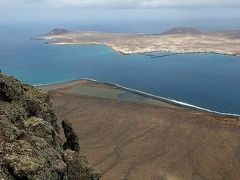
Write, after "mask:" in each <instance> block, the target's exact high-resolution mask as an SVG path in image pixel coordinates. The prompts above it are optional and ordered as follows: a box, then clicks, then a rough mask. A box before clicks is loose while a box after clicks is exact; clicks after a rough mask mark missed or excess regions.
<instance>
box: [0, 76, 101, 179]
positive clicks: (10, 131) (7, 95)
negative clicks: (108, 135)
mask: <svg viewBox="0 0 240 180" xmlns="http://www.w3.org/2000/svg"><path fill="white" fill-rule="evenodd" d="M63 125H64V131H65V134H66V135H67V136H66V139H67V141H66V142H65V143H64V142H63V141H62V140H61V139H60V137H59V132H60V128H59V126H58V124H57V118H56V116H55V114H54V112H53V110H52V107H51V102H50V99H49V96H48V94H46V93H45V92H43V91H41V90H39V89H36V88H34V87H32V86H29V85H23V84H21V82H20V81H18V80H16V79H15V78H13V77H7V76H5V75H3V74H1V73H0V179H3V180H5V179H6V180H7V179H51V180H54V179H64V180H67V179H69V180H71V179H74V180H75V179H79V180H85V179H92V180H97V179H99V178H100V176H101V175H100V173H99V172H97V171H96V170H95V169H94V168H93V167H91V166H90V165H89V164H88V162H87V160H86V158H85V157H84V156H83V155H82V154H81V153H79V149H80V148H79V145H78V142H77V141H76V140H77V139H76V135H74V132H73V129H72V128H71V124H70V123H68V122H67V121H65V122H63ZM68 130H69V132H68ZM71 137H74V138H73V140H71ZM64 144H65V145H64ZM63 146H64V148H63ZM72 147H73V148H72Z"/></svg>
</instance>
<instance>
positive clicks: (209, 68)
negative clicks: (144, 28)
mask: <svg viewBox="0 0 240 180" xmlns="http://www.w3.org/2000/svg"><path fill="white" fill-rule="evenodd" d="M0 31H1V30H0ZM21 32H24V31H21ZM41 32H43V31H42V30H41ZM1 34H2V33H0V38H2V39H3V42H4V43H3V44H2V45H1V46H0V69H2V71H3V72H4V73H6V74H9V75H14V76H16V77H17V78H19V79H20V80H22V81H23V82H25V83H31V84H35V85H36V84H49V83H56V82H65V81H69V80H75V79H80V78H91V79H96V80H99V81H107V82H112V83H117V84H119V85H122V86H125V87H128V88H132V89H137V90H140V91H144V92H147V93H150V94H153V95H157V96H163V97H166V98H169V99H174V100H177V101H181V102H185V103H189V104H193V105H195V106H200V107H203V108H207V109H210V110H214V111H219V112H223V113H233V114H240V83H239V82H240V81H239V79H240V57H233V56H224V55H217V54H181V55H174V56H166V57H161V58H151V57H149V56H144V55H121V54H119V53H117V52H115V51H113V50H112V49H111V48H109V47H106V46H93V45H79V46H76V45H75V46H72V45H65V46H62V45H46V44H43V42H41V41H33V40H29V39H28V38H26V37H31V35H29V33H28V32H26V34H25V35H22V34H19V36H16V37H12V38H8V39H6V38H4V37H1ZM34 34H37V33H36V32H35V31H34ZM34 34H32V36H33V35H34ZM22 36H23V37H22Z"/></svg>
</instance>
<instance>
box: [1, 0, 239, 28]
mask: <svg viewBox="0 0 240 180" xmlns="http://www.w3.org/2000/svg"><path fill="white" fill-rule="evenodd" d="M173 9H174V10H173ZM206 9H207V10H206ZM189 17H190V18H192V20H191V21H195V20H199V21H204V20H206V19H210V20H211V19H214V18H216V17H217V18H218V19H219V23H221V20H220V19H221V18H223V19H225V21H226V22H228V21H229V20H233V21H234V23H235V24H239V23H238V22H239V19H240V0H0V25H1V24H4V23H8V24H9V23H12V24H14V23H29V22H31V23H41V22H60V21H61V22H71V21H72V22H74V21H78V22H90V21H92V22H102V24H104V23H105V22H106V21H107V22H106V23H111V22H113V21H114V22H118V21H119V22H120V21H121V22H122V21H125V20H129V19H130V20H131V21H132V22H135V21H137V20H145V21H156V23H158V22H160V21H157V20H156V19H158V20H159V19H163V18H165V19H167V18H170V19H171V18H172V19H176V20H178V19H187V18H189ZM161 22H162V21H161ZM106 23H105V24H106ZM210 23H211V22H210ZM62 24H64V23H62ZM62 24H61V23H59V26H61V25H62ZM79 24H80V23H79ZM57 25H58V24H57ZM210 25H211V24H210Z"/></svg>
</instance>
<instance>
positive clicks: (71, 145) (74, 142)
mask: <svg viewBox="0 0 240 180" xmlns="http://www.w3.org/2000/svg"><path fill="white" fill-rule="evenodd" d="M62 127H63V130H64V135H65V137H66V140H67V141H66V142H65V143H64V144H63V149H64V150H66V149H71V150H73V151H76V152H79V151H80V146H79V143H78V137H77V135H76V134H75V132H74V131H73V128H72V124H71V123H69V122H68V121H67V120H64V121H62Z"/></svg>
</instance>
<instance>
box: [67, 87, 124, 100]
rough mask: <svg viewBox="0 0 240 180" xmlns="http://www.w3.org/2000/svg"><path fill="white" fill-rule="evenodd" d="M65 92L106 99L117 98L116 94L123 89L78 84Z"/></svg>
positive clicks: (120, 92)
mask: <svg viewBox="0 0 240 180" xmlns="http://www.w3.org/2000/svg"><path fill="white" fill-rule="evenodd" d="M65 92H68V93H74V94H81V95H86V96H95V97H102V98H108V99H117V98H118V95H119V94H122V93H124V92H125V91H123V90H119V89H108V88H97V87H89V86H78V87H73V88H71V89H68V90H66V91H65Z"/></svg>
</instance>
